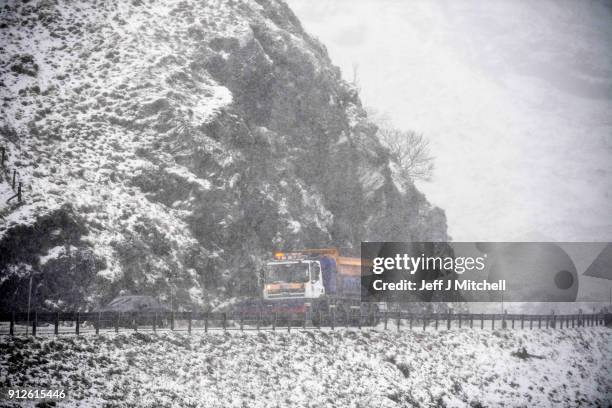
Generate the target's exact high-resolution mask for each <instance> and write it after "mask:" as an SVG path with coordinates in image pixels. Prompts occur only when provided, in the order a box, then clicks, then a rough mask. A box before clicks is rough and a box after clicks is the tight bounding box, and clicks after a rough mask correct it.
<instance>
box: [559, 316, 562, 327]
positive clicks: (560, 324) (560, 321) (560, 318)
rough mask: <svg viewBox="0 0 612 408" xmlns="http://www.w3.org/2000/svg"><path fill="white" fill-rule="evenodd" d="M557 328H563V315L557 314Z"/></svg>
mask: <svg viewBox="0 0 612 408" xmlns="http://www.w3.org/2000/svg"><path fill="white" fill-rule="evenodd" d="M559 329H560V330H562V329H563V315H560V316H559Z"/></svg>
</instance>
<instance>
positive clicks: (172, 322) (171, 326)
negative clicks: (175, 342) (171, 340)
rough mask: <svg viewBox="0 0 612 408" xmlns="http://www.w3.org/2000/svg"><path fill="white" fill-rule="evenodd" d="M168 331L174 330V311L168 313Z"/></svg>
mask: <svg viewBox="0 0 612 408" xmlns="http://www.w3.org/2000/svg"><path fill="white" fill-rule="evenodd" d="M170 330H174V310H172V311H171V312H170Z"/></svg>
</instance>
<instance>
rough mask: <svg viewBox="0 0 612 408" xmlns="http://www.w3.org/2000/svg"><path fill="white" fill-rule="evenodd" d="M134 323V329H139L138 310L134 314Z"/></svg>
mask: <svg viewBox="0 0 612 408" xmlns="http://www.w3.org/2000/svg"><path fill="white" fill-rule="evenodd" d="M132 323H133V324H134V331H138V312H134V313H133V314H132Z"/></svg>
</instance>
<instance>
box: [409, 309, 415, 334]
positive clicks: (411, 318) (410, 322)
mask: <svg viewBox="0 0 612 408" xmlns="http://www.w3.org/2000/svg"><path fill="white" fill-rule="evenodd" d="M413 319H414V316H412V313H410V321H409V323H408V324H409V326H408V328H409V329H410V330H412V320H413Z"/></svg>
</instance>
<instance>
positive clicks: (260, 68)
mask: <svg viewBox="0 0 612 408" xmlns="http://www.w3.org/2000/svg"><path fill="white" fill-rule="evenodd" d="M0 20H1V21H2V25H1V26H0V38H1V40H0V42H1V44H2V52H1V54H0V75H1V83H0V95H1V97H2V107H1V119H0V120H2V121H3V122H4V123H2V124H1V125H2V133H1V134H0V141H1V142H2V145H5V146H6V147H7V148H8V150H9V153H10V154H9V160H8V162H7V163H6V165H7V167H10V168H17V169H18V171H19V173H20V174H21V177H22V180H23V182H24V185H25V188H24V198H25V204H23V205H21V206H14V205H10V206H9V205H6V206H5V207H4V208H2V209H1V210H0V215H1V216H2V217H3V219H2V225H1V226H0V268H1V269H0V270H1V272H0V279H1V283H0V285H1V286H0V291H1V292H2V294H3V296H2V299H0V308H2V309H8V308H10V307H21V306H23V302H25V301H26V300H27V299H26V296H24V293H25V292H24V291H25V290H26V289H25V288H26V287H27V283H26V282H27V279H28V277H29V276H30V275H33V276H34V285H35V296H34V298H35V299H34V301H35V305H36V306H37V307H47V308H53V307H57V305H58V304H59V305H60V306H64V307H74V306H78V305H80V306H83V307H87V306H88V305H93V304H96V303H99V302H104V301H106V300H108V299H110V298H112V297H114V296H116V295H117V294H119V293H120V291H122V290H123V291H125V292H130V293H132V294H145V295H154V296H158V297H159V298H160V299H162V300H166V299H167V298H168V296H169V294H170V289H169V288H170V287H174V288H176V291H175V293H176V297H177V299H178V301H179V302H180V303H182V304H184V305H189V304H197V305H215V304H218V302H220V301H221V300H223V299H229V298H232V297H236V296H240V295H248V294H252V293H255V292H256V290H257V289H256V288H257V276H258V271H259V270H260V269H261V264H262V262H264V261H265V260H266V258H267V257H269V254H270V251H272V250H273V249H274V248H298V247H324V246H329V245H338V246H354V245H358V244H359V241H362V240H409V239H418V240H445V239H447V236H446V221H445V217H444V213H443V212H442V211H441V210H439V209H437V208H432V207H431V206H430V205H429V204H428V203H427V201H426V200H425V198H424V197H423V195H422V194H420V193H419V192H418V191H417V190H416V189H415V188H414V186H413V185H412V184H411V183H410V182H409V181H406V180H396V179H394V178H393V176H392V172H391V170H390V164H389V155H388V153H387V151H386V150H385V149H384V148H383V147H382V146H381V145H380V143H379V142H378V140H377V139H376V136H375V134H376V128H375V127H374V126H373V125H372V124H371V123H369V122H368V120H367V117H366V114H365V112H364V110H363V109H362V108H361V103H360V101H359V97H358V95H357V92H356V90H355V89H354V88H353V87H351V86H350V85H349V84H348V83H347V82H345V81H344V80H342V78H341V75H340V72H339V70H338V69H337V68H336V67H334V66H333V65H332V64H331V62H330V59H329V57H328V55H327V52H326V50H325V48H324V46H323V45H321V44H320V43H319V42H318V41H317V40H315V39H313V38H312V37H310V36H309V35H307V34H306V33H305V32H304V31H303V29H302V27H301V25H300V23H299V22H298V21H297V19H296V17H295V16H294V15H293V13H292V12H291V11H290V10H289V9H288V7H287V6H286V5H285V4H284V3H282V2H280V1H272V0H270V1H267V0H258V1H253V0H248V1H247V0H244V1H221V0H219V1H206V2H200V1H182V2H174V1H170V0H151V1H139V0H133V1H131V2H126V1H118V0H116V1H100V2H92V1H83V2H74V1H62V0H56V1H45V0H40V1H31V2H27V3H22V2H18V1H10V2H8V4H6V5H5V6H4V7H3V8H2V9H1V10H0ZM0 186H1V187H0V189H4V190H3V191H4V192H6V190H7V189H8V186H7V184H6V183H0ZM0 192H2V191H0ZM2 197H4V195H2ZM3 202H4V200H3ZM2 205H4V204H2ZM0 208H1V207H0ZM41 229H42V232H41ZM51 282H54V283H53V285H51ZM74 282H78V285H76V286H77V287H78V288H76V289H74V290H72V292H70V293H71V296H69V297H67V296H65V293H66V290H68V289H66V288H69V287H71V286H70V285H71V284H74ZM59 301H61V302H59ZM58 302H59V303H58ZM62 302H63V303H62Z"/></svg>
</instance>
